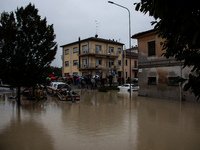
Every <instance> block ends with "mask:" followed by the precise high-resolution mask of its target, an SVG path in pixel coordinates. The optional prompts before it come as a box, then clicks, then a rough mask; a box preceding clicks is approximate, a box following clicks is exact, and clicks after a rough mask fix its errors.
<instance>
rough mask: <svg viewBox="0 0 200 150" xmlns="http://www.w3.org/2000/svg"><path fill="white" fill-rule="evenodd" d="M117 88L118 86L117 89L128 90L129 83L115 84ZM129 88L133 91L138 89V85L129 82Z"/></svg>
mask: <svg viewBox="0 0 200 150" xmlns="http://www.w3.org/2000/svg"><path fill="white" fill-rule="evenodd" d="M117 88H118V90H128V91H130V84H123V85H121V86H117ZM131 89H132V90H133V91H138V89H139V86H138V85H136V84H131Z"/></svg>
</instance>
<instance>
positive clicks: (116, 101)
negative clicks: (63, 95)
mask: <svg viewBox="0 0 200 150" xmlns="http://www.w3.org/2000/svg"><path fill="white" fill-rule="evenodd" d="M78 92H79V93H80V95H81V101H79V102H77V103H72V102H66V101H60V100H59V99H58V98H57V97H55V96H54V97H51V96H48V99H47V100H45V101H40V102H35V101H29V100H22V105H21V107H18V106H17V103H16V102H15V100H13V99H9V98H8V97H9V96H11V95H12V94H7V93H6V94H0V119H1V121H0V139H1V140H0V149H1V150H18V149H19V150H27V149H28V150H36V149H37V150H44V149H45V150H46V149H48V150H66V149H69V150H77V149H81V150H90V149H91V150H93V149H95V150H111V149H115V150H161V149H162V150H182V149H185V150H199V148H200V142H199V139H200V104H199V103H190V102H182V103H180V102H178V101H171V100H162V99H155V98H147V97H139V96H137V92H133V95H132V98H129V93H128V92H127V91H122V92H117V91H112V92H108V93H100V92H98V91H96V90H93V91H92V90H78ZM22 98H23V97H22ZM23 99H24V98H23Z"/></svg>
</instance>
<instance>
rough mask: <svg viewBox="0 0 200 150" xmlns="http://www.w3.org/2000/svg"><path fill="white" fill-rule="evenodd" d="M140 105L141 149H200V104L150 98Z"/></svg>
mask: <svg viewBox="0 0 200 150" xmlns="http://www.w3.org/2000/svg"><path fill="white" fill-rule="evenodd" d="M139 102H140V105H139V107H137V115H138V116H137V122H138V128H137V137H138V139H137V141H139V142H138V143H137V149H138V150H145V149H147V150H148V149H152V150H160V149H162V150H170V149H171V150H172V149H174V150H178V149H180V150H181V149H188V150H190V149H193V150H198V149H199V139H200V130H199V125H198V124H199V123H200V122H199V121H198V120H199V115H200V111H199V105H197V104H196V103H185V104H180V103H179V102H175V101H169V100H162V99H155V98H146V97H140V101H139ZM191 116H193V117H191Z"/></svg>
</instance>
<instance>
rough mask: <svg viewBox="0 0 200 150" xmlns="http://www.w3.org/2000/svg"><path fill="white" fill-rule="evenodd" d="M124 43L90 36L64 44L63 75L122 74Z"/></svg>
mask: <svg viewBox="0 0 200 150" xmlns="http://www.w3.org/2000/svg"><path fill="white" fill-rule="evenodd" d="M123 45H124V44H122V43H119V42H117V41H114V40H107V39H102V38H98V36H97V35H96V36H95V37H90V38H87V39H83V40H81V39H80V38H79V40H78V41H75V42H73V43H69V44H65V45H62V46H61V47H62V51H63V54H62V62H63V70H62V74H63V76H69V75H73V74H76V75H79V76H84V75H92V76H94V75H100V76H101V77H102V78H106V77H107V76H109V75H113V77H114V79H115V80H114V81H116V76H120V77H121V76H122V72H123V70H122V52H123Z"/></svg>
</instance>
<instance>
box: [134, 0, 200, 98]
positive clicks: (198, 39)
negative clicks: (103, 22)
mask: <svg viewBox="0 0 200 150" xmlns="http://www.w3.org/2000/svg"><path fill="white" fill-rule="evenodd" d="M135 5H136V7H135V9H136V10H137V11H141V12H142V13H144V14H146V13H149V15H150V16H153V17H154V19H155V20H154V21H152V24H154V25H155V29H157V30H158V34H159V36H161V37H162V38H163V39H165V41H164V42H163V43H161V44H162V48H163V50H165V51H166V52H165V53H163V55H164V56H165V57H166V58H169V57H175V58H176V60H178V61H181V62H183V63H184V66H183V67H186V66H188V67H192V70H191V72H190V75H189V79H181V81H182V82H185V83H186V84H185V86H184V90H188V89H191V90H192V92H193V93H194V94H195V96H197V97H198V99H199V98H200V86H199V85H200V7H199V5H198V1H189V2H188V1H169V0H162V1H161V0H141V2H139V3H135Z"/></svg>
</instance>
